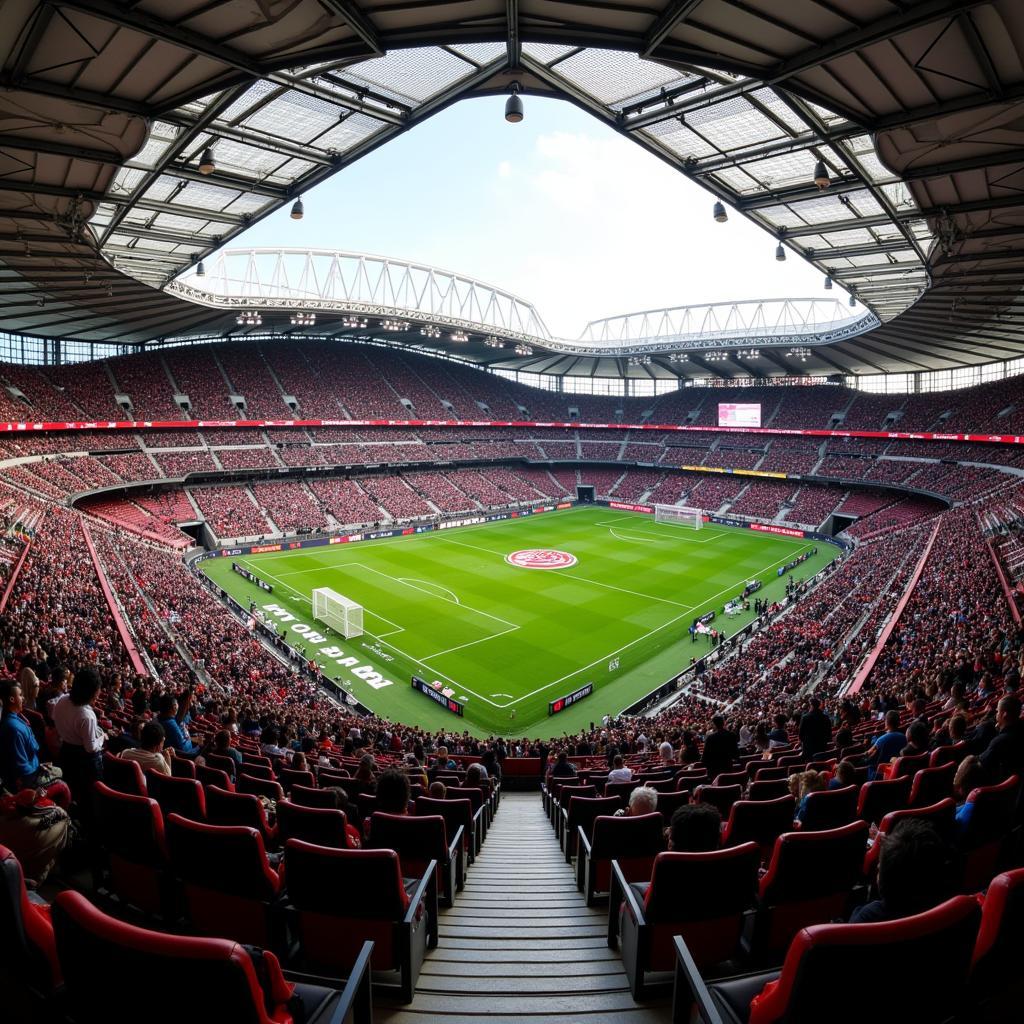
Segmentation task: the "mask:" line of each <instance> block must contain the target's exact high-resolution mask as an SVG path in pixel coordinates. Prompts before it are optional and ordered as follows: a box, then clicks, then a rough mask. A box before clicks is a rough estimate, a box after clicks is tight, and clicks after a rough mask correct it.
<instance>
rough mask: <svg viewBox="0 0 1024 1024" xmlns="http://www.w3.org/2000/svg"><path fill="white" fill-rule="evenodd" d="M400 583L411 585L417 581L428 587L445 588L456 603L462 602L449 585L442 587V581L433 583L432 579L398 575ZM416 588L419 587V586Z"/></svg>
mask: <svg viewBox="0 0 1024 1024" xmlns="http://www.w3.org/2000/svg"><path fill="white" fill-rule="evenodd" d="M396 578H397V579H398V582H399V583H407V584H408V585H409V586H410V587H411V586H413V584H415V583H422V584H423V585H424V586H426V587H434V588H435V589H436V590H443V591H444V592H445V593H446V594H447V595H448V596H449V597H450V598H451V599H452V601H453V602H454V603H455V604H462V602H461V601H460V600H459V598H458V595H457V594H455V593H453V592H452V591H451V590H449V589H448V588H447V587H442V586H441V584H440V583H431V581H430V580H418V579H416V578H415V577H409V576H398V577H396ZM416 589H419V588H418V587H417V588H416Z"/></svg>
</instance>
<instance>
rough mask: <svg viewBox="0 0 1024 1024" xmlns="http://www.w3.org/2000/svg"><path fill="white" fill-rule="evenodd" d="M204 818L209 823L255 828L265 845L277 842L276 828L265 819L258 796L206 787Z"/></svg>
mask: <svg viewBox="0 0 1024 1024" xmlns="http://www.w3.org/2000/svg"><path fill="white" fill-rule="evenodd" d="M206 818H207V821H209V823H210V824H211V825H245V826H247V827H248V828H254V829H256V830H257V831H258V832H259V834H260V835H261V836H263V842H264V844H266V845H270V844H273V843H276V842H277V828H276V826H274V825H271V824H270V822H269V821H268V820H267V812H266V810H265V809H264V807H263V803H262V802H261V801H260V798H259V797H258V796H253V794H252V793H235V792H233V791H231V790H228V789H221V788H220V787H219V786H207V787H206Z"/></svg>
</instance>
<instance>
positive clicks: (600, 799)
mask: <svg viewBox="0 0 1024 1024" xmlns="http://www.w3.org/2000/svg"><path fill="white" fill-rule="evenodd" d="M658 799H659V801H660V799H661V798H660V797H659V798H658ZM619 806H620V802H619V798H618V797H617V796H596V797H593V796H574V797H572V798H571V799H570V800H569V802H568V806H564V805H563V807H562V808H561V829H560V830H559V838H560V839H561V841H562V849H563V851H564V852H565V862H566V864H569V863H571V862H572V858H573V857H575V856H576V853H577V839H578V835H579V830H580V829H581V828H582V829H583V832H584V833H585V834H586V835H590V832H591V828H592V826H593V824H594V819H595V818H598V817H600V816H602V815H605V816H607V815H612V814H614V813H615V812H616V811H617V810H618V809H619Z"/></svg>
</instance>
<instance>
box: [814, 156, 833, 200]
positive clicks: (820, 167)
mask: <svg viewBox="0 0 1024 1024" xmlns="http://www.w3.org/2000/svg"><path fill="white" fill-rule="evenodd" d="M814 184H815V185H817V186H818V190H819V191H820V192H824V191H825V189H827V188H828V187H829V185H831V184H832V182H831V181H830V180H829V177H828V168H827V167H826V166H825V161H824V160H819V161H818V162H817V163H816V164H815V165H814Z"/></svg>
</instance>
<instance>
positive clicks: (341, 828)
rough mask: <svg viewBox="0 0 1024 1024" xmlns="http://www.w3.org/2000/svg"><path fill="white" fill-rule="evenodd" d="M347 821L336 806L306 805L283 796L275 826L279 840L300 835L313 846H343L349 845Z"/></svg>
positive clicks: (337, 847) (338, 848)
mask: <svg viewBox="0 0 1024 1024" xmlns="http://www.w3.org/2000/svg"><path fill="white" fill-rule="evenodd" d="M346 824H347V819H346V817H345V812H344V811H340V810H338V809H337V808H336V807H306V806H304V805H302V804H297V803H293V802H292V801H291V800H282V801H281V802H280V803H279V804H278V805H277V829H278V834H279V836H280V839H281V842H282V843H286V842H288V840H289V839H301V840H302V841H303V842H306V843H312V844H313V845H314V846H331V847H334V848H335V849H337V850H344V849H347V848H348V846H349V841H348V833H347V832H346V831H345V825H346Z"/></svg>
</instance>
